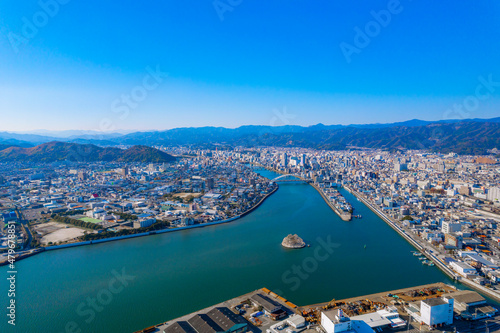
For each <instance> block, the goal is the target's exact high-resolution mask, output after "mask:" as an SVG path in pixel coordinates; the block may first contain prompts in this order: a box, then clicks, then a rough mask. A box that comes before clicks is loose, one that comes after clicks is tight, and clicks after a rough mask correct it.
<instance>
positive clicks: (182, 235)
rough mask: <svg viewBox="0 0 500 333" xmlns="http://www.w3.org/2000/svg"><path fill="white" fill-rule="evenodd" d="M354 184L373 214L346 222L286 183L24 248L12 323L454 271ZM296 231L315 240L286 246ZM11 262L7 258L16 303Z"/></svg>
mask: <svg viewBox="0 0 500 333" xmlns="http://www.w3.org/2000/svg"><path fill="white" fill-rule="evenodd" d="M259 173H261V174H262V175H264V176H266V177H268V178H273V177H274V176H275V174H274V173H272V172H270V171H265V170H264V171H259ZM342 193H343V194H344V195H345V196H346V198H347V200H348V201H349V202H350V203H351V204H352V205H353V206H354V208H355V213H356V214H361V215H362V216H363V218H362V219H354V220H353V221H351V222H344V221H342V220H341V219H340V218H339V217H338V216H337V215H336V214H335V213H334V212H333V211H332V210H331V209H330V208H329V207H328V206H327V205H326V203H325V202H324V201H323V199H322V198H321V196H320V195H319V193H318V192H317V191H316V190H315V189H314V188H313V187H311V186H309V185H307V184H298V183H292V184H286V183H285V184H282V185H280V188H279V190H278V191H276V193H274V194H273V195H271V196H270V197H269V198H268V199H267V200H266V201H265V202H264V203H263V204H262V205H261V206H260V207H258V208H257V209H256V210H255V211H253V212H252V213H250V214H249V215H247V216H245V217H243V218H241V219H238V220H236V221H234V222H231V223H228V224H223V225H218V226H212V227H205V228H198V229H192V230H186V231H179V232H173V233H167V234H162V235H155V236H149V237H141V238H135V239H128V240H122V241H116V242H110V243H104V244H98V245H90V246H81V247H76V248H70V249H63V250H56V251H48V252H45V253H42V254H39V255H36V256H33V257H31V258H28V259H25V260H22V261H20V262H18V263H16V266H17V281H16V326H15V328H13V327H11V326H10V325H8V324H7V318H6V316H5V314H2V319H1V321H0V331H1V332H38V333H43V332H47V333H49V332H50V333H54V332H72V331H74V332H78V329H81V332H133V331H136V330H139V329H142V328H145V327H147V326H150V325H153V324H158V323H161V322H164V321H167V320H169V319H172V318H176V317H178V316H181V315H184V314H187V313H189V312H193V311H196V310H199V309H202V308H204V307H207V306H209V305H212V304H216V303H219V302H221V301H224V300H226V299H229V298H233V297H235V296H238V295H241V294H244V293H247V292H250V291H252V290H255V289H257V288H261V287H267V288H269V289H271V290H275V291H278V292H279V293H281V294H282V295H283V296H284V297H286V298H288V299H290V300H291V301H292V302H294V303H295V304H297V305H306V304H313V303H318V302H324V301H328V300H330V299H332V298H336V299H341V298H346V297H353V296H359V295H364V294H370V293H376V292H381V291H387V290H394V289H399V288H404V287H411V286H416V285H422V284H427V283H433V282H440V281H442V282H446V283H451V281H450V279H449V278H448V277H447V276H445V275H444V274H443V273H442V272H441V271H439V270H438V269H437V268H436V267H428V266H424V265H422V264H421V263H420V261H419V260H418V259H417V258H416V257H414V256H413V255H412V253H411V252H410V251H413V250H414V248H413V247H411V246H410V245H409V244H408V243H407V242H406V241H405V240H404V239H402V238H401V237H400V236H399V235H398V234H397V233H396V232H395V231H394V230H392V229H391V228H390V227H389V226H387V225H386V224H385V223H384V222H383V221H382V220H381V219H380V218H379V217H378V216H376V215H375V214H374V213H372V212H371V211H370V210H369V209H368V208H367V207H366V206H364V205H363V204H362V203H361V202H359V201H357V200H356V198H355V197H354V196H352V195H351V194H349V193H347V192H346V191H343V190H342ZM290 233H294V234H295V233H296V234H298V235H299V236H300V237H302V238H303V239H304V241H305V242H306V243H308V244H310V245H311V246H310V247H307V248H304V249H300V250H288V249H284V248H282V247H281V241H282V240H283V238H284V237H285V236H286V235H287V234H290ZM365 245H366V248H365ZM7 270H8V267H7V266H4V267H0V300H1V304H2V307H3V309H4V310H3V311H4V313H5V307H6V306H7V305H8V304H7V302H8V299H7V290H8V283H7V280H6V278H7V276H8V274H7ZM116 275H122V277H121V279H122V280H121V282H120V280H117V279H116ZM123 275H124V276H123ZM93 299H94V300H95V299H98V300H97V301H96V304H94V305H91V302H92V300H93ZM88 302H90V303H88Z"/></svg>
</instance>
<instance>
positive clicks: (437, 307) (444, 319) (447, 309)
mask: <svg viewBox="0 0 500 333" xmlns="http://www.w3.org/2000/svg"><path fill="white" fill-rule="evenodd" d="M453 307H454V299H453V298H452V297H451V296H443V297H439V298H430V299H426V300H423V301H418V302H414V303H409V304H408V305H407V307H406V311H407V312H408V314H409V315H410V316H411V317H412V318H413V319H414V320H415V321H416V322H419V323H424V324H426V325H428V326H430V327H435V326H441V325H451V324H453Z"/></svg>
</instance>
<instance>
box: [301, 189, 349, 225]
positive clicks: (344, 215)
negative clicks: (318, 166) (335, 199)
mask: <svg viewBox="0 0 500 333" xmlns="http://www.w3.org/2000/svg"><path fill="white" fill-rule="evenodd" d="M309 185H311V186H312V187H314V188H315V189H316V191H318V193H319V194H320V195H321V197H322V198H323V200H325V202H326V203H327V205H328V206H330V208H331V209H332V210H333V211H334V212H335V214H337V215H338V216H339V217H340V218H341V219H342V220H343V221H350V220H351V219H352V214H351V213H345V212H341V211H340V210H339V209H338V208H337V207H335V205H334V204H333V203H332V202H331V201H330V199H328V198H327V197H326V195H325V194H324V193H323V191H322V190H321V189H320V188H319V187H317V186H316V185H314V184H312V183H310V184H309Z"/></svg>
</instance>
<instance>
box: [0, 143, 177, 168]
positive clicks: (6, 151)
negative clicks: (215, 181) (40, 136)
mask: <svg viewBox="0 0 500 333" xmlns="http://www.w3.org/2000/svg"><path fill="white" fill-rule="evenodd" d="M66 160H68V161H72V162H97V161H106V162H143V163H163V162H172V161H174V160H175V158H174V157H173V156H172V155H169V154H167V153H164V152H162V151H160V150H158V149H155V148H151V147H147V146H133V147H131V148H129V149H126V150H123V149H120V148H113V147H107V148H102V147H98V146H95V145H89V144H86V145H82V144H77V143H67V142H57V141H53V142H48V143H44V144H41V145H38V146H35V147H31V148H22V147H13V146H11V147H5V145H3V146H2V145H0V162H42V163H43V162H56V161H66Z"/></svg>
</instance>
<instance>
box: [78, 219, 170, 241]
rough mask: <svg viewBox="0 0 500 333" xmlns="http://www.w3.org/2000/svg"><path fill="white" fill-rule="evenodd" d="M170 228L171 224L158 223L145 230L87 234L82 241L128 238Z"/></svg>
mask: <svg viewBox="0 0 500 333" xmlns="http://www.w3.org/2000/svg"><path fill="white" fill-rule="evenodd" d="M168 227H170V222H167V221H158V222H156V223H154V224H152V225H150V226H149V227H144V228H137V229H122V230H120V231H117V232H113V231H104V232H101V233H98V234H95V233H92V234H86V235H83V236H81V237H80V239H81V240H83V241H91V240H98V239H105V238H111V237H120V236H127V235H135V234H140V233H143V232H150V231H155V230H162V229H166V228H168Z"/></svg>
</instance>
